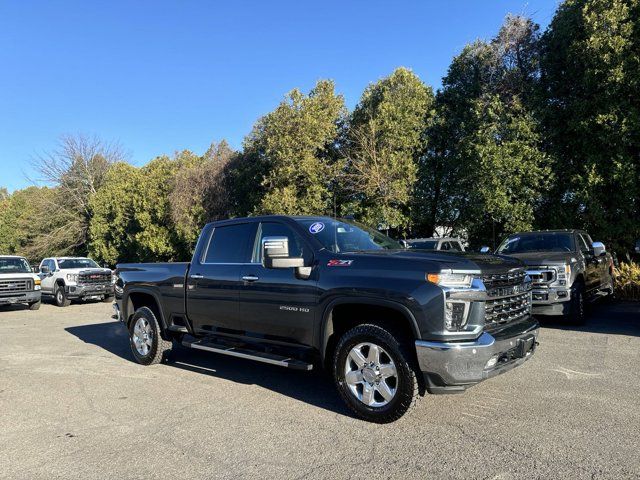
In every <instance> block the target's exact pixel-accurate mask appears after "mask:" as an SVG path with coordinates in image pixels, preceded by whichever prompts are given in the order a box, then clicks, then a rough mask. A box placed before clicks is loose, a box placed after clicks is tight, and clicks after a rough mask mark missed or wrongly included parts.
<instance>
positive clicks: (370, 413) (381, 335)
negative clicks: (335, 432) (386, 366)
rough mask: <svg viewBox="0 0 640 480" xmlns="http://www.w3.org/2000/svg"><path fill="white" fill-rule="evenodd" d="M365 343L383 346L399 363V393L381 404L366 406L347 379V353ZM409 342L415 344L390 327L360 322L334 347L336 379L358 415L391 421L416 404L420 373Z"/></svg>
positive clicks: (348, 404)
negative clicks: (349, 386) (352, 390)
mask: <svg viewBox="0 0 640 480" xmlns="http://www.w3.org/2000/svg"><path fill="white" fill-rule="evenodd" d="M399 341H400V342H399ZM363 342H370V343H373V344H376V345H379V346H380V347H382V348H383V349H384V350H385V351H386V352H387V353H388V354H389V356H390V357H391V359H392V360H393V362H394V364H395V366H396V370H397V373H398V375H397V378H398V384H397V388H396V393H395V395H394V397H393V399H392V400H391V401H390V402H389V403H388V404H387V405H385V406H382V407H372V406H368V405H365V404H364V403H363V402H361V401H360V400H358V399H357V398H356V397H355V396H354V395H353V394H352V393H351V391H350V390H349V388H348V386H347V384H346V382H345V378H344V377H345V373H344V369H345V362H346V360H347V356H348V355H349V352H350V351H351V349H352V348H353V347H354V346H356V345H358V344H360V343H363ZM410 345H413V342H412V341H410V339H408V338H402V337H401V336H400V335H397V336H394V335H393V334H391V333H390V332H389V331H388V330H387V329H385V328H383V327H381V326H378V325H374V324H364V325H358V326H357V327H354V328H352V329H351V330H349V331H347V332H346V333H345V334H344V335H342V337H341V338H340V340H339V341H338V344H337V346H336V348H335V350H334V355H333V369H332V370H333V379H334V382H335V385H336V388H337V389H338V393H339V394H340V396H341V397H342V400H344V402H345V403H346V404H347V406H348V407H349V408H350V409H351V410H352V411H353V412H354V413H355V414H356V415H357V416H358V417H360V418H362V419H364V420H367V421H370V422H375V423H389V422H393V421H395V420H397V419H399V418H400V417H402V416H403V415H404V414H405V413H406V412H407V411H408V410H409V409H411V408H413V407H414V406H415V404H416V403H417V400H418V398H419V396H420V384H419V381H418V378H419V377H418V375H420V374H421V373H420V369H419V368H418V366H417V362H416V360H415V354H412V351H411V349H410V348H411V347H410Z"/></svg>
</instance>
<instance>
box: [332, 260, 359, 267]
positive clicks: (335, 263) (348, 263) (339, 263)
mask: <svg viewBox="0 0 640 480" xmlns="http://www.w3.org/2000/svg"><path fill="white" fill-rule="evenodd" d="M352 263H353V260H329V263H327V267H350V266H351V264H352Z"/></svg>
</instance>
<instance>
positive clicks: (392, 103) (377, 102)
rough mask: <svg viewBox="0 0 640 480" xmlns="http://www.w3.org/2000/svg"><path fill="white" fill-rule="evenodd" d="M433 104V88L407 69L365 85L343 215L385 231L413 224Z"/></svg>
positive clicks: (353, 123) (349, 139)
mask: <svg viewBox="0 0 640 480" xmlns="http://www.w3.org/2000/svg"><path fill="white" fill-rule="evenodd" d="M432 106H433V92H432V90H431V88H430V87H428V86H426V85H425V84H424V83H423V82H422V81H421V80H420V79H419V78H418V77H417V76H416V75H415V74H414V73H413V72H411V71H410V70H408V69H406V68H398V69H396V70H395V71H394V72H393V73H392V74H391V75H389V76H388V77H385V78H383V79H381V80H379V81H378V82H376V83H374V84H372V85H369V86H368V87H367V89H366V90H365V91H364V93H363V95H362V98H361V99H360V102H359V103H358V105H357V106H356V108H355V109H354V111H353V113H352V115H351V117H350V119H349V124H348V130H347V133H346V142H345V146H344V152H345V153H346V157H347V162H346V169H345V175H344V179H343V183H344V189H345V193H346V197H347V202H346V203H345V204H344V205H343V206H342V211H343V213H351V214H355V215H356V216H357V217H358V218H359V219H361V220H362V221H364V222H365V223H368V224H370V225H373V226H378V227H383V228H393V229H396V230H403V229H406V228H407V227H408V226H409V222H410V216H409V207H410V203H411V196H412V193H413V191H414V188H415V183H416V173H417V169H418V166H417V161H418V158H419V156H420V155H421V154H422V152H423V151H424V149H425V145H426V143H425V140H426V139H425V136H424V131H425V128H426V126H427V123H428V122H429V120H430V118H431V114H432Z"/></svg>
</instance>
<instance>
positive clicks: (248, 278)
mask: <svg viewBox="0 0 640 480" xmlns="http://www.w3.org/2000/svg"><path fill="white" fill-rule="evenodd" d="M242 280H244V281H245V282H255V281H257V280H260V278H259V277H256V276H255V275H245V276H244V277H242Z"/></svg>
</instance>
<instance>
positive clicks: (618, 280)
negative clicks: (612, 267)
mask: <svg viewBox="0 0 640 480" xmlns="http://www.w3.org/2000/svg"><path fill="white" fill-rule="evenodd" d="M615 292H616V297H617V298H620V299H622V300H635V301H640V265H639V264H637V263H633V262H630V263H621V264H620V267H619V268H617V269H616V272H615Z"/></svg>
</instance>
